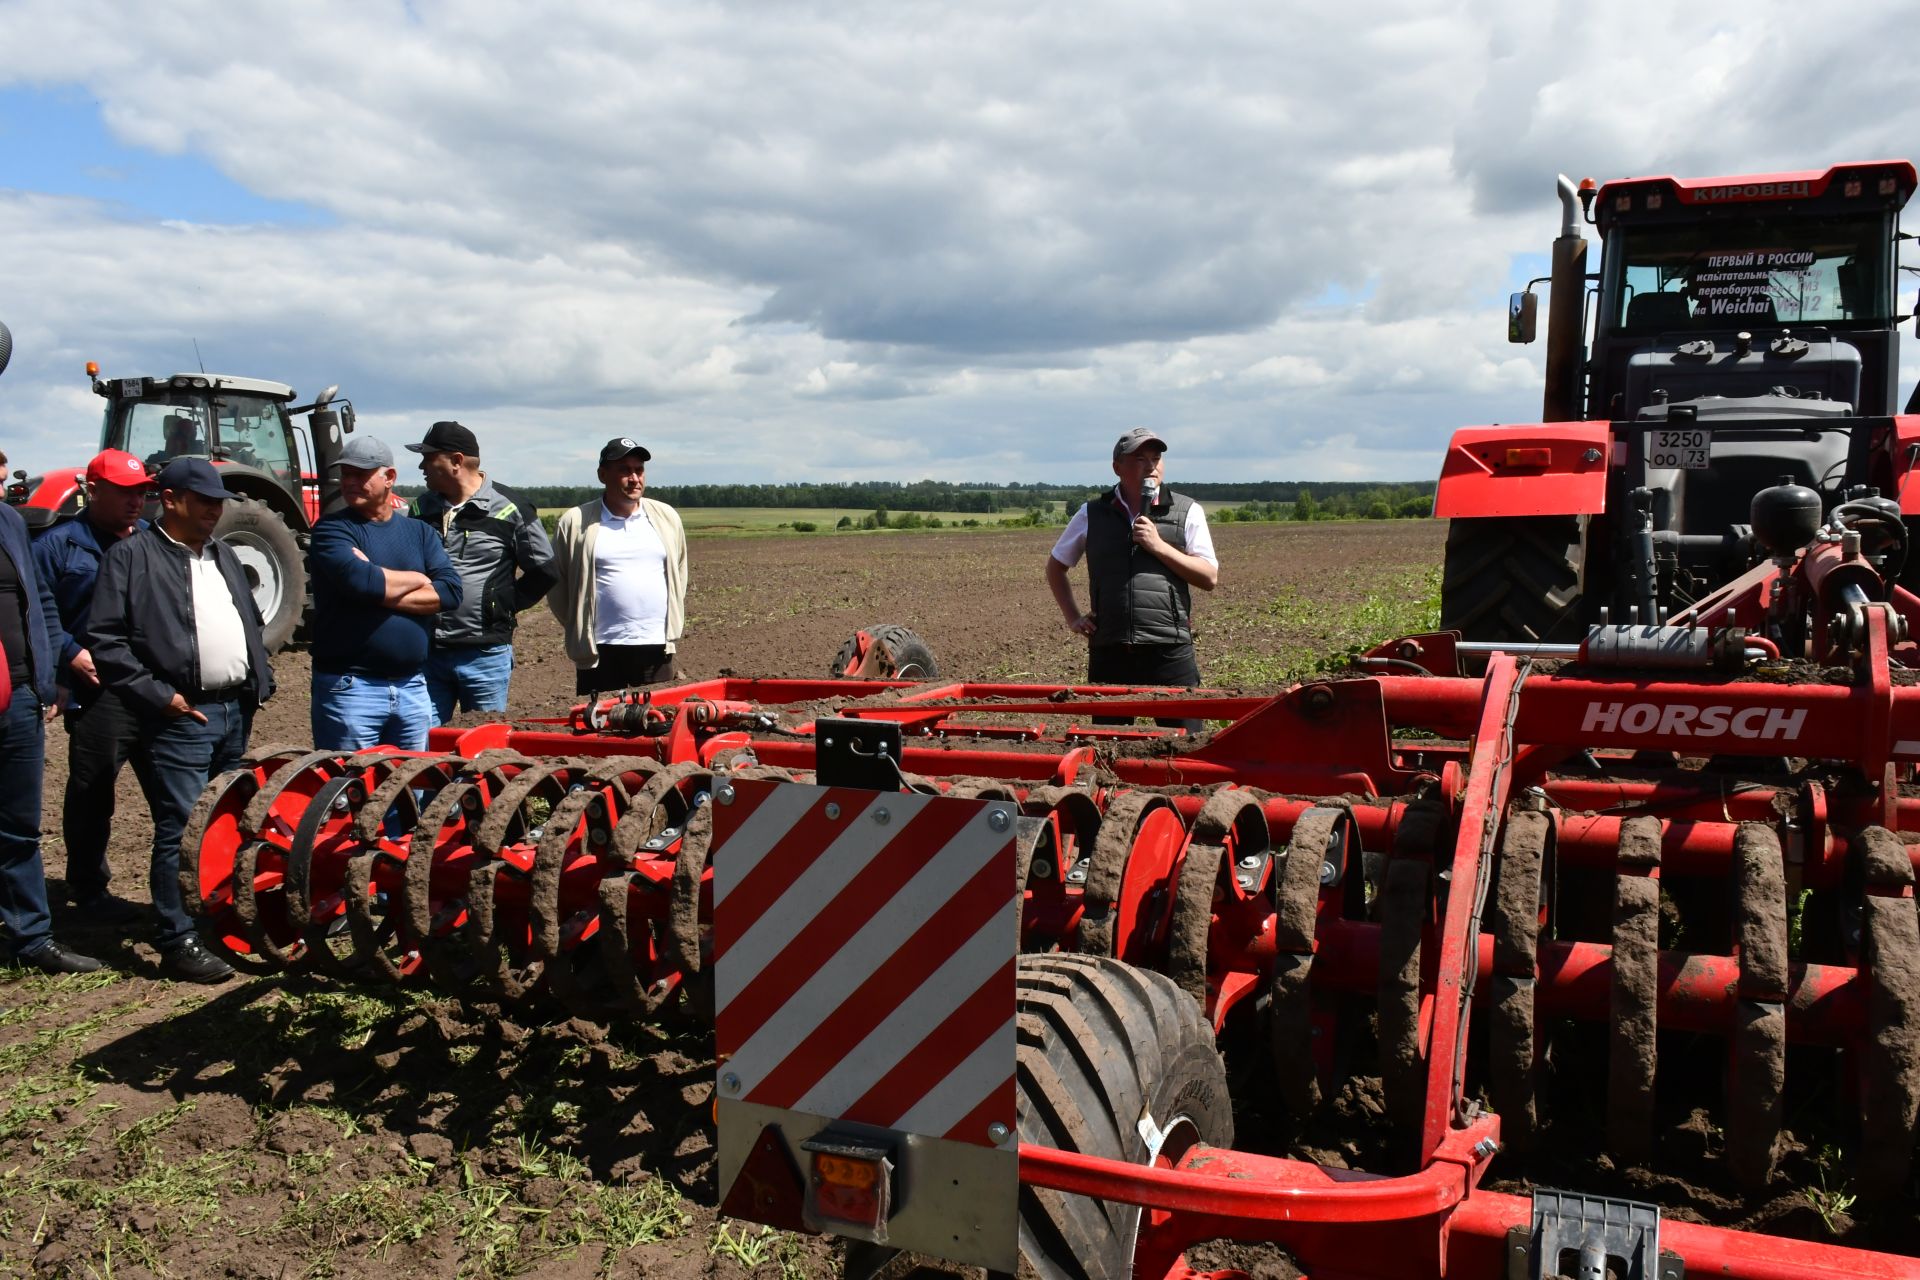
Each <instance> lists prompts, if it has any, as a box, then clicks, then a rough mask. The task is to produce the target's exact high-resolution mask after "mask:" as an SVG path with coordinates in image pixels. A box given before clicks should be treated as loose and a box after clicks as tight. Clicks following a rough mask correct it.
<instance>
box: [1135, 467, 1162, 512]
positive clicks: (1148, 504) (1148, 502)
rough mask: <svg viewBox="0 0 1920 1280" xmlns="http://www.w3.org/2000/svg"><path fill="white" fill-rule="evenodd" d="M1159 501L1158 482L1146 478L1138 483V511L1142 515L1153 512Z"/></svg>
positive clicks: (1149, 477)
mask: <svg viewBox="0 0 1920 1280" xmlns="http://www.w3.org/2000/svg"><path fill="white" fill-rule="evenodd" d="M1159 501H1160V482H1159V481H1158V480H1155V479H1154V478H1153V477H1152V476H1148V477H1147V478H1146V479H1145V480H1142V481H1141V482H1140V510H1141V511H1142V512H1143V513H1144V512H1147V511H1151V510H1153V508H1154V506H1155V504H1157V503H1158V502H1159Z"/></svg>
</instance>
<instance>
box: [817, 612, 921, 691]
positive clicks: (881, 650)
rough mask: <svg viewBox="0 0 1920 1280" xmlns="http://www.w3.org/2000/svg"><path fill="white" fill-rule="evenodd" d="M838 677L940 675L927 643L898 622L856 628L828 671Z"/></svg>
mask: <svg viewBox="0 0 1920 1280" xmlns="http://www.w3.org/2000/svg"><path fill="white" fill-rule="evenodd" d="M827 674H828V675H830V676H832V677H834V678H835V679H837V680H841V679H845V680H931V679H933V678H934V677H935V676H937V675H939V674H940V664H939V663H937V662H935V661H934V657H933V650H932V649H929V648H928V647H927V642H926V641H925V640H922V639H921V638H920V637H919V636H917V635H915V634H914V633H913V632H912V631H911V630H909V629H908V628H906V627H903V626H901V625H900V624H899V623H897V622H882V623H880V624H879V625H878V626H872V627H868V628H867V629H866V630H864V631H856V632H854V633H853V635H852V636H851V637H849V638H848V640H847V642H846V643H845V644H843V645H841V646H840V652H839V653H838V654H836V655H835V656H834V659H833V667H832V669H831V670H829V671H828V672H827Z"/></svg>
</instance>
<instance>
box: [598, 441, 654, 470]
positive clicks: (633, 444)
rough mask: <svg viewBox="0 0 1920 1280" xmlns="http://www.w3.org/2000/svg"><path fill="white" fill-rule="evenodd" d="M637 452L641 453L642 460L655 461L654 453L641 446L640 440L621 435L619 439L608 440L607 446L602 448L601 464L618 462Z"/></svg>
mask: <svg viewBox="0 0 1920 1280" xmlns="http://www.w3.org/2000/svg"><path fill="white" fill-rule="evenodd" d="M636 453H637V454H639V455H640V461H642V462H652V461H653V455H652V454H650V453H648V452H647V451H646V450H645V449H643V448H641V446H640V444H639V442H638V441H635V440H629V439H628V438H627V437H626V436H620V437H618V438H617V439H613V440H609V441H607V445H606V448H604V449H602V450H600V465H601V466H603V467H604V466H606V465H607V464H608V463H609V462H618V461H620V459H622V458H630V457H632V456H633V455H634V454H636Z"/></svg>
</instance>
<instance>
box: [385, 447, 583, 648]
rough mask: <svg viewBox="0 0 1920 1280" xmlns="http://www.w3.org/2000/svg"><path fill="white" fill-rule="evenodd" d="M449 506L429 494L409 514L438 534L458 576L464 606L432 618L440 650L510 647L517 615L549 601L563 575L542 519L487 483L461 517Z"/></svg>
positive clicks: (484, 481) (416, 501)
mask: <svg viewBox="0 0 1920 1280" xmlns="http://www.w3.org/2000/svg"><path fill="white" fill-rule="evenodd" d="M450 506H451V504H449V503H448V501H447V500H446V499H445V498H443V497H441V496H440V495H439V494H437V493H435V492H433V491H432V490H428V491H427V492H426V493H423V494H421V495H420V496H419V497H417V498H415V499H414V500H413V502H412V503H411V504H409V506H408V508H407V510H408V512H409V514H411V515H412V516H413V517H414V518H415V519H416V520H424V521H426V522H427V523H428V524H430V525H432V526H433V527H434V528H435V529H436V530H438V531H439V534H440V538H441V541H443V542H444V543H445V544H446V547H447V558H448V559H449V560H452V561H453V567H454V568H455V569H456V570H458V571H459V573H460V586H461V589H462V590H461V598H460V607H459V608H457V609H452V610H448V611H447V612H445V613H442V614H439V615H438V616H436V617H435V618H434V622H433V644H434V647H435V648H437V649H480V648H486V647H487V646H490V645H497V644H507V643H509V642H510V641H512V639H513V628H514V623H515V621H516V618H515V615H516V614H518V613H519V612H520V611H521V610H522V609H527V608H531V607H532V606H533V605H536V604H538V603H539V602H540V601H541V600H542V599H544V598H545V597H546V594H547V591H548V589H549V588H551V587H552V586H553V584H554V580H555V578H556V576H557V575H556V573H555V571H554V567H553V546H552V544H551V543H549V542H548V541H547V531H546V530H545V529H543V528H541V527H540V513H539V512H538V511H536V510H535V509H534V508H533V507H531V506H529V505H527V504H526V503H523V502H521V501H520V500H519V499H518V498H517V497H516V496H515V495H514V493H513V491H512V490H510V489H507V488H504V487H503V486H500V485H497V484H494V483H493V482H492V481H491V480H488V479H486V478H484V477H482V479H481V481H480V487H479V488H478V489H476V490H475V491H474V494H473V496H472V497H471V498H468V499H467V500H466V502H465V503H463V504H462V505H461V506H460V508H459V509H458V510H451V509H450Z"/></svg>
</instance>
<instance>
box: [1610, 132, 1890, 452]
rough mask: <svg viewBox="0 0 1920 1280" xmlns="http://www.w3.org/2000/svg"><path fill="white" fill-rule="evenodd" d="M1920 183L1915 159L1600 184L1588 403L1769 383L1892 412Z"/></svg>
mask: <svg viewBox="0 0 1920 1280" xmlns="http://www.w3.org/2000/svg"><path fill="white" fill-rule="evenodd" d="M1913 189H1914V169H1913V166H1912V165H1910V164H1907V163H1905V162H1899V163H1883V164H1861V165H1839V166H1836V167H1834V168H1832V169H1829V170H1827V171H1826V172H1824V173H1801V174H1783V175H1779V176H1777V177H1771V178H1765V179H1753V180H1749V179H1737V180H1727V179H1712V178H1710V179H1693V180H1685V179H1676V178H1665V177H1662V178H1632V179H1627V180H1624V181H1619V182H1609V183H1607V184H1606V185H1605V186H1602V187H1600V188H1599V189H1598V191H1597V192H1593V193H1592V196H1591V200H1590V204H1591V212H1592V215H1593V219H1594V221H1595V223H1596V224H1597V225H1598V227H1599V228H1600V233H1601V270H1600V274H1599V280H1598V285H1599V290H1598V293H1599V296H1598V306H1597V307H1596V308H1595V309H1594V312H1593V314H1594V319H1595V323H1594V332H1593V341H1592V348H1591V358H1590V360H1589V361H1588V365H1587V387H1586V391H1587V394H1586V397H1585V401H1586V415H1585V416H1586V417H1587V418H1589V419H1602V418H1604V419H1629V418H1634V417H1636V416H1638V415H1639V414H1640V412H1641V411H1642V410H1643V409H1645V408H1647V407H1648V406H1650V405H1655V404H1663V403H1671V402H1682V401H1688V400H1697V399H1701V398H1703V397H1707V396H1717V397H1723V398H1733V397H1738V398H1748V397H1754V396H1765V395H1770V394H1785V395H1788V396H1794V397H1797V398H1801V399H1814V400H1824V401H1828V402H1837V403H1839V404H1844V405H1847V406H1849V407H1850V408H1851V409H1852V410H1853V411H1854V412H1855V413H1856V414H1859V415H1863V416H1872V415H1878V414H1885V413H1890V412H1892V411H1893V405H1894V403H1895V394H1896V393H1895V387H1894V383H1895V379H1896V377H1897V375H1898V373H1899V349H1898V348H1899V337H1898V334H1897V332H1896V330H1895V327H1894V326H1895V319H1896V317H1895V311H1896V306H1895V290H1894V271H1895V267H1896V263H1895V261H1894V257H1895V255H1894V252H1893V246H1894V243H1895V237H1896V235H1897V234H1898V225H1897V221H1898V218H1899V215H1900V210H1901V208H1902V206H1904V205H1905V204H1906V202H1907V199H1908V197H1909V196H1911V195H1912V194H1913ZM1589 191H1590V192H1592V189H1591V188H1589ZM1742 335H1745V336H1744V337H1743V336H1742Z"/></svg>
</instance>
